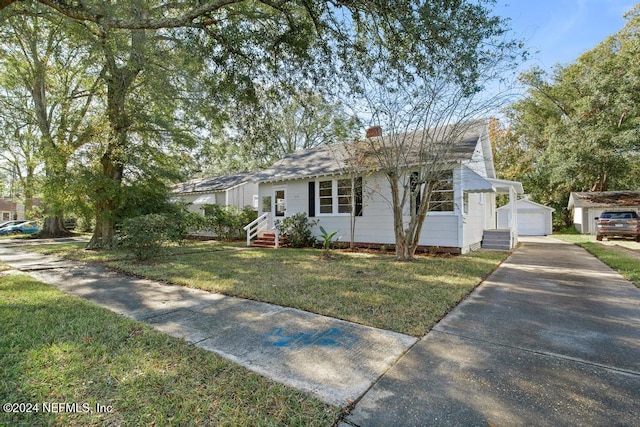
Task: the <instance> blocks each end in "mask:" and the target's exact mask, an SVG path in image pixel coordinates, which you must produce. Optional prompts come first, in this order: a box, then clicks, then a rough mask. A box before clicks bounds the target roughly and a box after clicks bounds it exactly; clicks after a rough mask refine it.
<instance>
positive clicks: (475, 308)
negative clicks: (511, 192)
mask: <svg viewBox="0 0 640 427" xmlns="http://www.w3.org/2000/svg"><path fill="white" fill-rule="evenodd" d="M344 425H345V426H347V425H352V426H388V425H395V426H398V425H401V426H423V425H447V426H449V425H464V426H468V425H478V426H483V425H484V426H486V425H490V426H525V425H526V426H531V425H536V426H537V425H548V426H560V425H589V426H597V425H601V426H605V425H606V426H611V425H617V426H623V425H628V426H637V425H640V289H637V288H635V287H634V286H633V285H632V284H631V283H629V282H628V281H626V280H625V279H624V278H622V277H621V276H620V275H619V274H617V273H616V272H614V271H613V270H611V269H610V268H609V267H607V266H606V265H604V264H603V263H601V262H600V261H598V260H597V259H595V258H594V257H593V256H591V255H589V254H588V253H587V252H586V251H584V250H583V249H581V248H579V247H577V246H574V245H571V244H568V243H564V242H561V241H558V240H555V239H553V238H543V239H528V240H526V241H525V242H524V243H523V244H522V246H521V247H520V248H519V249H518V250H517V251H515V252H514V253H513V254H512V255H511V256H510V257H509V258H508V259H507V261H505V262H504V263H503V264H502V266H501V267H500V268H498V269H497V270H496V271H495V272H494V274H492V275H491V276H490V277H489V278H488V279H487V280H486V281H485V282H484V283H483V284H482V285H481V286H480V287H479V288H478V289H477V290H476V291H475V292H474V293H473V294H472V295H471V296H470V297H469V298H468V299H467V300H466V301H465V302H464V303H462V304H461V305H460V306H458V307H457V308H456V309H455V310H454V311H453V312H452V313H451V314H450V315H448V316H447V317H446V318H445V319H443V320H442V321H441V322H440V323H439V324H438V325H437V326H436V327H435V328H434V329H433V330H432V331H431V332H430V333H428V334H427V335H426V336H425V337H424V338H423V339H421V340H420V341H419V342H418V343H417V344H416V345H415V346H414V347H413V348H412V349H411V350H410V351H409V352H408V353H407V354H406V355H405V356H404V357H403V358H402V359H400V361H399V362H398V363H397V364H396V365H395V366H394V367H393V368H392V369H391V370H389V372H387V373H386V374H385V375H384V376H383V377H382V378H381V379H380V380H379V381H378V382H377V383H376V384H375V385H374V386H373V387H372V388H371V389H370V390H369V391H368V392H367V393H366V394H365V395H364V396H363V398H362V399H361V400H360V401H359V402H358V403H357V405H356V407H355V408H354V410H353V411H352V412H351V414H350V415H348V416H347V417H346V418H345V420H344Z"/></svg>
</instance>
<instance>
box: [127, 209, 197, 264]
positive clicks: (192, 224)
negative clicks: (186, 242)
mask: <svg viewBox="0 0 640 427" xmlns="http://www.w3.org/2000/svg"><path fill="white" fill-rule="evenodd" d="M203 226H204V224H203V219H202V216H200V215H198V214H195V213H193V212H187V211H186V210H180V211H176V212H172V213H154V214H147V215H140V216H136V217H133V218H127V219H125V220H124V221H123V222H122V226H121V227H120V230H119V231H118V235H117V241H118V244H119V245H120V246H121V247H123V248H124V249H128V250H130V251H131V252H132V253H133V254H134V256H135V257H136V259H138V260H147V259H150V258H151V257H153V256H155V255H156V254H157V253H158V251H159V249H160V248H161V247H162V246H163V245H164V244H166V243H169V242H173V243H175V242H178V243H180V242H182V241H183V239H184V238H185V237H186V236H187V234H188V232H189V230H190V229H194V228H196V229H198V228H201V227H203Z"/></svg>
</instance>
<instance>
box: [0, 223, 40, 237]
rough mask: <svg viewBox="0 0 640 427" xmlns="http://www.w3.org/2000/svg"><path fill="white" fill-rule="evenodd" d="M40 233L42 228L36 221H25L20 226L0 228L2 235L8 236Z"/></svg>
mask: <svg viewBox="0 0 640 427" xmlns="http://www.w3.org/2000/svg"><path fill="white" fill-rule="evenodd" d="M38 231H40V227H39V226H38V224H37V223H36V222H35V221H25V222H22V223H20V224H14V225H10V226H8V227H4V228H0V235H8V234H33V233H37V232H38Z"/></svg>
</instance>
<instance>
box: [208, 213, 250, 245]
mask: <svg viewBox="0 0 640 427" xmlns="http://www.w3.org/2000/svg"><path fill="white" fill-rule="evenodd" d="M204 214H205V217H206V224H207V225H206V227H205V229H207V230H210V231H212V232H213V233H214V234H215V235H216V237H217V238H219V239H222V240H235V239H240V238H242V236H243V235H244V230H243V227H244V226H245V225H247V224H249V223H250V222H251V221H253V220H254V219H256V218H257V217H258V214H257V213H256V212H255V211H254V210H253V209H252V208H251V207H245V208H244V209H243V210H238V209H237V208H234V207H229V206H226V207H225V206H220V205H205V206H204Z"/></svg>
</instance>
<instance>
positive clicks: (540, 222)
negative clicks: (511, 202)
mask: <svg viewBox="0 0 640 427" xmlns="http://www.w3.org/2000/svg"><path fill="white" fill-rule="evenodd" d="M516 211H517V212H518V235H520V236H546V235H549V234H552V233H553V218H552V215H553V212H554V211H555V209H553V208H550V207H549V206H544V205H541V204H539V203H535V202H532V201H531V200H528V199H526V198H524V199H520V200H518V201H517V202H516ZM508 223H509V206H502V207H500V208H498V228H506V227H507V225H508Z"/></svg>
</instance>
